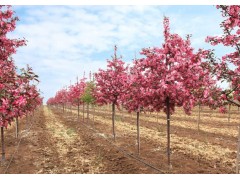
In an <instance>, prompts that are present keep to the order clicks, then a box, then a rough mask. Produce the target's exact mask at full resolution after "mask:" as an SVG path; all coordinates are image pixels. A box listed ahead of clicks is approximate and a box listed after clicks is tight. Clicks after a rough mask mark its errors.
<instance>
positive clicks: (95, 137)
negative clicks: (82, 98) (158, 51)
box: [0, 106, 239, 174]
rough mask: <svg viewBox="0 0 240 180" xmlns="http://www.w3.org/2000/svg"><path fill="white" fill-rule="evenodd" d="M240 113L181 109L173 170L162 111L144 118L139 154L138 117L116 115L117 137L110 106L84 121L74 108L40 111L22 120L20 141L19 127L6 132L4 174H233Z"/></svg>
mask: <svg viewBox="0 0 240 180" xmlns="http://www.w3.org/2000/svg"><path fill="white" fill-rule="evenodd" d="M238 115H239V111H238V109H237V108H236V107H234V108H232V111H231V117H230V121H229V122H228V114H220V113H219V112H217V111H212V110H210V109H209V108H207V107H203V108H202V110H201V120H200V123H199V124H200V125H199V126H200V128H199V130H198V125H197V119H198V109H194V111H193V114H192V115H191V116H186V115H185V114H184V113H183V112H182V110H180V109H178V110H177V113H176V115H174V116H173V117H172V120H171V123H172V126H171V139H172V141H171V167H170V168H169V166H168V163H167V153H166V135H167V133H166V121H165V116H164V113H159V114H157V113H151V114H150V113H147V114H144V113H143V114H141V116H140V124H141V127H140V137H141V147H140V153H139V154H138V148H137V147H138V146H137V127H136V120H135V117H134V114H130V113H127V112H126V111H124V112H122V111H117V112H116V139H115V142H114V140H113V136H112V134H111V127H112V125H111V111H110V110H109V107H108V106H104V107H96V108H95V112H94V111H93V109H92V108H91V109H90V110H89V118H87V114H86V113H85V115H84V116H85V118H84V121H83V116H82V111H81V119H79V120H78V117H77V110H76V108H71V109H70V108H69V109H66V110H65V112H63V111H62V109H59V108H56V107H55V108H49V107H47V106H43V107H40V108H39V109H38V110H37V111H36V113H35V114H34V116H32V117H29V120H28V122H26V119H23V120H22V126H20V128H21V129H22V131H20V140H21V143H20V145H19V144H18V143H19V140H16V139H15V137H14V136H13V134H14V131H15V127H14V125H13V126H11V127H10V128H9V129H8V131H7V138H6V146H7V147H8V151H7V153H6V159H7V161H6V163H7V164H9V166H1V169H0V173H131V174H135V173H154V174H155V173H178V174H179V173H207V174H208V173H214V174H215V173H235V169H236V151H235V149H236V146H237V136H238V126H237V125H238V121H239V120H238V118H237V117H238Z"/></svg>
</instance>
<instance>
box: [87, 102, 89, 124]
mask: <svg viewBox="0 0 240 180" xmlns="http://www.w3.org/2000/svg"><path fill="white" fill-rule="evenodd" d="M87 119H88V121H89V103H87Z"/></svg>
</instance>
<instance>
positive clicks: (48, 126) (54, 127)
mask: <svg viewBox="0 0 240 180" xmlns="http://www.w3.org/2000/svg"><path fill="white" fill-rule="evenodd" d="M31 122H32V123H31V125H29V126H30V127H31V129H30V130H29V131H26V132H25V133H23V135H22V139H21V143H20V145H19V147H18V151H17V152H16V154H15V156H14V158H13V159H12V161H11V164H10V166H9V167H8V168H7V166H1V167H0V173H1V174H3V173H4V172H5V173H9V174H21V173H23V174H35V173H37V174H38V173H44V174H48V173H51V174H52V173H64V174H67V173H71V174H73V173H78V174H83V173H91V174H92V173H94V174H97V173H108V174H111V173H118V174H124V173H131V174H134V173H138V174H140V173H156V171H155V170H152V169H151V168H147V167H146V166H144V165H143V164H141V163H139V162H137V161H135V160H133V159H130V158H128V157H125V156H124V154H123V153H121V152H119V151H118V150H117V149H115V148H114V147H111V146H110V144H109V143H108V142H106V141H105V140H104V139H103V138H100V136H99V134H96V133H93V132H90V131H89V129H87V128H86V127H83V126H80V125H79V123H78V122H77V121H76V118H74V117H68V116H63V115H62V114H58V113H56V112H53V111H52V110H50V109H48V108H47V107H43V108H42V109H40V110H39V111H38V112H37V113H36V114H35V116H34V118H33V120H32V121H31ZM21 126H23V122H21ZM13 132H14V128H12V130H11V131H8V132H7V133H6V134H8V136H7V137H8V138H7V139H6V148H7V152H8V154H7V163H6V165H8V164H9V162H10V160H11V155H12V154H13V153H14V151H15V150H16V145H17V142H18V141H16V140H15V139H14V137H13V136H10V135H11V134H12V133H13ZM6 169H7V171H6Z"/></svg>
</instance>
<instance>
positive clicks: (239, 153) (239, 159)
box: [236, 126, 240, 174]
mask: <svg viewBox="0 0 240 180" xmlns="http://www.w3.org/2000/svg"><path fill="white" fill-rule="evenodd" d="M239 166H240V126H238V142H237V159H236V174H239V170H240V169H239Z"/></svg>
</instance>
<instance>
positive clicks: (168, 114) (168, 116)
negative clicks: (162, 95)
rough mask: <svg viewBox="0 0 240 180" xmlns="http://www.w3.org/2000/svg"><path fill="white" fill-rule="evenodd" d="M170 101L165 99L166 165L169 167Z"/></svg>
mask: <svg viewBox="0 0 240 180" xmlns="http://www.w3.org/2000/svg"><path fill="white" fill-rule="evenodd" d="M169 101H170V99H169V97H167V98H166V107H167V156H168V165H169V166H170V165H171V161H170V154H171V153H170V151H171V150H170V102H169Z"/></svg>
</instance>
